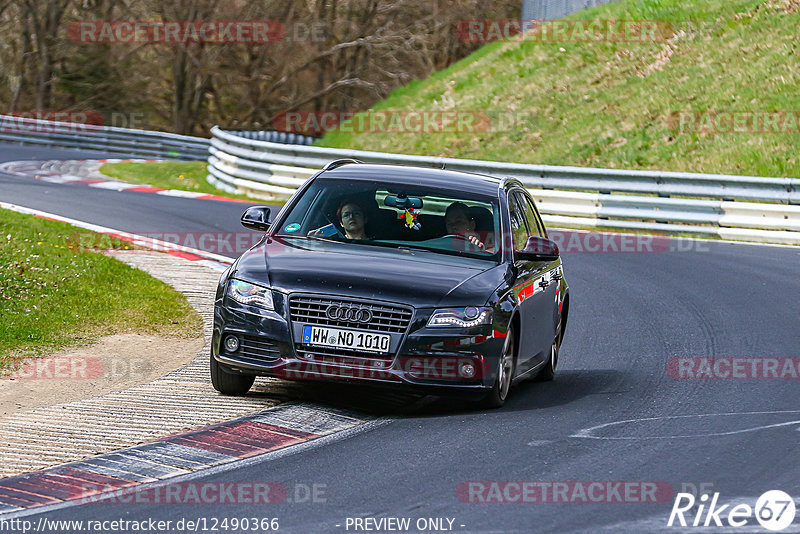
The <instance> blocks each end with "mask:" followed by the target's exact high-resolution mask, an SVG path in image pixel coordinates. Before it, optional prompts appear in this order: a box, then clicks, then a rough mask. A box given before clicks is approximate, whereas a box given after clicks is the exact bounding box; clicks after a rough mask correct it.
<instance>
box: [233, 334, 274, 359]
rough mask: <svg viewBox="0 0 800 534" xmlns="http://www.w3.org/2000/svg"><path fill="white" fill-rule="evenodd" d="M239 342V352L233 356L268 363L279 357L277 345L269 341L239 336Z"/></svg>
mask: <svg viewBox="0 0 800 534" xmlns="http://www.w3.org/2000/svg"><path fill="white" fill-rule="evenodd" d="M239 341H240V345H239V350H238V351H236V353H235V354H241V355H242V356H247V357H249V358H257V359H259V360H268V361H275V360H277V359H278V358H280V357H281V351H280V349H279V348H278V345H277V344H276V343H275V342H273V341H271V340H269V339H266V338H262V337H256V336H240V337H239Z"/></svg>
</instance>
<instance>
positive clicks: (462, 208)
mask: <svg viewBox="0 0 800 534" xmlns="http://www.w3.org/2000/svg"><path fill="white" fill-rule="evenodd" d="M444 224H445V226H446V228H447V233H448V234H449V235H460V236H464V237H465V238H467V239H468V240H469V242H470V243H472V244H473V245H475V246H476V247H478V248H479V249H482V250H485V251H486V252H494V250H490V249H487V248H486V245H485V244H484V243H483V241H481V239H480V236H479V235H478V232H476V231H475V218H474V217H473V216H472V215H470V213H469V207H467V205H466V204H464V203H463V202H453V203H452V204H450V205H449V206H448V207H447V210H445V212H444Z"/></svg>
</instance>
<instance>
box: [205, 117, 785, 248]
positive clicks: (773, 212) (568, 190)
mask: <svg viewBox="0 0 800 534" xmlns="http://www.w3.org/2000/svg"><path fill="white" fill-rule="evenodd" d="M211 135H212V138H211V146H210V148H209V158H208V162H209V166H208V171H209V176H208V181H209V182H211V183H213V184H215V185H217V186H218V187H220V188H222V189H225V190H227V191H230V192H239V193H245V194H250V195H253V196H256V197H260V198H264V199H266V200H276V199H286V198H288V197H289V196H290V195H291V194H292V193H293V192H294V190H295V189H296V188H297V187H299V186H300V185H301V184H302V183H303V182H304V181H305V180H306V179H308V178H309V177H310V176H311V175H312V174H313V173H314V172H316V170H317V169H319V168H321V167H322V166H324V165H325V164H326V163H328V162H329V161H331V160H334V159H342V158H353V159H358V160H361V161H365V162H370V163H385V164H400V165H417V166H424V167H436V168H446V169H450V170H459V171H466V172H475V173H480V174H487V175H490V176H497V177H505V176H513V177H515V178H518V179H519V180H520V181H521V182H522V183H523V184H524V185H525V186H526V187H527V188H528V190H529V191H530V192H531V194H532V195H533V197H534V198H535V199H536V202H537V205H538V208H539V210H540V211H541V213H542V217H543V218H544V220H545V222H546V223H548V224H549V225H551V226H561V227H570V228H598V229H610V230H613V229H618V230H637V231H658V232H666V233H671V234H675V233H685V234H691V235H699V236H708V237H721V238H723V239H734V240H745V241H758V242H769V243H785V244H800V179H797V178H762V177H753V176H734V175H718V174H698V173H681V172H659V171H630V170H618V169H594V168H583V167H557V166H551V165H526V164H517V163H503V162H492V161H479V160H467V159H455V158H441V157H430V156H414V155H403V154H389V153H383V152H369V151H362V150H343V149H333V148H326V147H316V146H301V145H287V144H280V143H271V142H268V141H261V140H256V139H248V138H246V137H242V136H240V135H236V134H235V133H233V132H228V131H224V130H222V129H220V128H219V127H214V128H212V129H211ZM687 197H691V198H687Z"/></svg>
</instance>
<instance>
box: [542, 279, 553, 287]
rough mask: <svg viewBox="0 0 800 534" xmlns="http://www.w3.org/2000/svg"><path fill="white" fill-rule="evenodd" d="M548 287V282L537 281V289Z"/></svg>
mask: <svg viewBox="0 0 800 534" xmlns="http://www.w3.org/2000/svg"><path fill="white" fill-rule="evenodd" d="M549 285H550V282H548V281H547V280H539V287H547V286H549Z"/></svg>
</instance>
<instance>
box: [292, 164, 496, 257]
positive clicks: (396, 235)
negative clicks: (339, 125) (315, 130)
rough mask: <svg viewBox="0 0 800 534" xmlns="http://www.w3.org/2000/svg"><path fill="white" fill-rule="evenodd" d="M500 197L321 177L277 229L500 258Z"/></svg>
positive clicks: (309, 235)
mask: <svg viewBox="0 0 800 534" xmlns="http://www.w3.org/2000/svg"><path fill="white" fill-rule="evenodd" d="M499 229H500V217H499V210H498V204H497V199H496V198H492V197H486V196H482V195H471V194H469V193H465V192H463V191H457V190H448V189H440V188H434V187H425V186H417V185H413V186H406V185H397V184H393V183H388V182H381V181H379V180H376V181H370V182H366V181H361V180H342V179H336V180H332V179H324V178H323V179H317V180H315V181H314V183H313V184H312V185H311V186H310V187H309V188H308V189H307V190H306V191H305V192H304V193H303V194H302V196H301V197H300V198H299V199H298V200H297V201H296V202H295V203H294V206H293V207H292V208H291V210H290V211H289V212H288V213H287V215H286V216H285V217H284V218H283V220H282V221H281V222H280V227H279V228H278V229H277V230H276V235H278V236H282V237H295V238H304V239H318V240H332V241H340V242H344V243H352V244H353V245H369V246H377V247H393V248H414V249H423V250H428V251H431V252H435V253H441V254H450V255H460V256H470V257H476V258H485V259H491V260H497V258H498V257H499V246H498V236H499V235H500V232H499Z"/></svg>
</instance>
